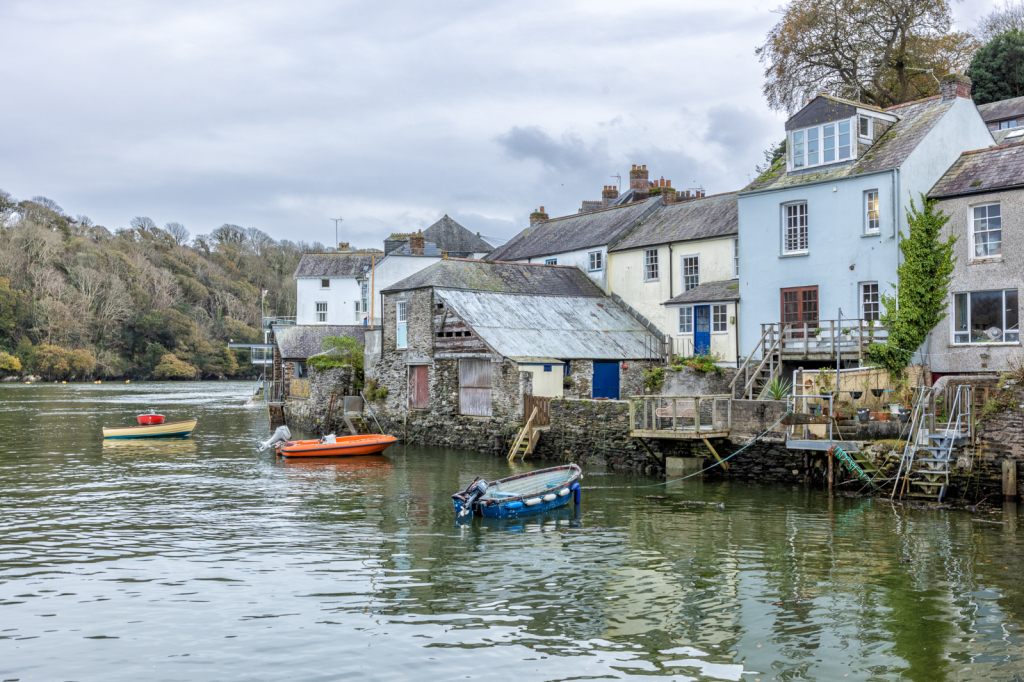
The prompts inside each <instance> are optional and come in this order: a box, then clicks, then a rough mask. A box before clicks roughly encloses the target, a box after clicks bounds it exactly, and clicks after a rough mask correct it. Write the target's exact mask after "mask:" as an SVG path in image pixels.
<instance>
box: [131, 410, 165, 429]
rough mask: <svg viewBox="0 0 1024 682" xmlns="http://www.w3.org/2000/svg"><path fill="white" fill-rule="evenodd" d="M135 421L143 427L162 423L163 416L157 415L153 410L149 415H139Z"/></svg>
mask: <svg viewBox="0 0 1024 682" xmlns="http://www.w3.org/2000/svg"><path fill="white" fill-rule="evenodd" d="M136 419H138V420H139V423H140V424H142V425H143V426H151V425H153V424H163V423H164V416H163V415H162V414H157V413H156V411H155V410H150V411H149V414H140V415H139V416H138V417H136Z"/></svg>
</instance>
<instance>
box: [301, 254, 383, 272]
mask: <svg viewBox="0 0 1024 682" xmlns="http://www.w3.org/2000/svg"><path fill="white" fill-rule="evenodd" d="M374 256H376V257H377V260H380V259H381V258H383V257H384V254H383V252H381V251H373V252H371V251H354V252H349V253H307V254H305V255H304V256H303V257H302V260H300V261H299V267H297V268H295V274H294V275H292V277H294V278H295V279H298V278H300V277H358V276H359V275H360V274H362V272H363V271H364V270H366V269H367V268H369V267H370V261H371V260H372V259H373V257H374Z"/></svg>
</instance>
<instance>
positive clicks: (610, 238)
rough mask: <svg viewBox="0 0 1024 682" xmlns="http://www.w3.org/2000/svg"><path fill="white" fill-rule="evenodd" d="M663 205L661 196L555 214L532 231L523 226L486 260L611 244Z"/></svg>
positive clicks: (531, 255) (526, 256)
mask: <svg viewBox="0 0 1024 682" xmlns="http://www.w3.org/2000/svg"><path fill="white" fill-rule="evenodd" d="M660 205H661V198H660V197H658V198H656V199H648V200H646V201H639V202H637V203H635V204H627V205H625V206H615V207H612V208H603V209H601V210H599V211H591V212H589V213H574V214H573V215H569V216H564V217H562V218H552V219H551V220H546V221H544V222H543V223H540V224H538V225H535V226H533V227H532V228H527V230H530V231H529V232H528V231H527V230H524V231H523V232H522V233H520V234H519V235H516V236H515V237H514V238H512V240H510V241H509V242H508V243H507V244H505V245H504V246H499V247H498V248H497V249H495V250H494V251H493V252H491V253H490V254H489V255H488V256H487V260H522V259H523V258H537V257H539V256H548V255H551V254H554V253H565V252H566V251H578V250H580V249H589V248H592V247H595V246H604V245H605V244H611V243H614V242H615V241H616V240H618V239H620V238H621V237H622V236H623V235H624V234H626V233H628V232H629V230H631V229H632V228H633V227H634V226H635V225H636V224H637V223H638V222H639V221H640V220H642V219H643V218H644V217H646V216H647V215H648V214H649V213H651V212H653V211H655V210H657V208H658V206H660Z"/></svg>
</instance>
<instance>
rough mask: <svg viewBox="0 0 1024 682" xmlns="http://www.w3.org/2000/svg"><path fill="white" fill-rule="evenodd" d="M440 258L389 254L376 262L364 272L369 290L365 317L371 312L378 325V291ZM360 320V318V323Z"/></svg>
mask: <svg viewBox="0 0 1024 682" xmlns="http://www.w3.org/2000/svg"><path fill="white" fill-rule="evenodd" d="M440 260H441V257H440V256H412V255H408V256H399V255H396V254H389V255H388V256H387V257H385V258H384V259H383V260H381V261H380V262H379V263H377V264H376V265H375V266H374V267H373V269H372V270H371V271H369V272H367V273H366V281H367V282H368V286H367V290H368V291H369V300H368V301H367V303H368V305H369V308H370V309H369V310H368V311H366V317H367V319H369V315H370V314H371V313H372V314H373V320H374V325H375V326H376V325H379V324H380V320H381V311H380V292H381V291H383V290H385V289H387V288H388V287H390V286H391V285H392V284H395V283H397V282H401V281H402V280H403V279H405V278H406V277H409V276H411V275H415V274H416V273H417V272H419V271H420V270H423V269H425V268H428V267H430V266H431V265H433V264H434V263H437V262H438V261H440ZM361 323H362V321H361V320H360V324H361Z"/></svg>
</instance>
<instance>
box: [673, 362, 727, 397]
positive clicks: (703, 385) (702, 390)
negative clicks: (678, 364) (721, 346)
mask: <svg viewBox="0 0 1024 682" xmlns="http://www.w3.org/2000/svg"><path fill="white" fill-rule="evenodd" d="M735 375H736V370H734V369H729V370H726V371H725V372H723V373H722V374H719V373H718V372H698V371H697V370H695V369H693V368H692V367H685V366H684V367H683V368H682V369H680V370H678V371H676V370H674V369H671V368H670V367H666V368H665V385H664V386H662V388H661V394H662V395H729V394H730V392H731V391H730V390H729V383H730V382H731V381H732V378H733V377H734V376H735Z"/></svg>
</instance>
